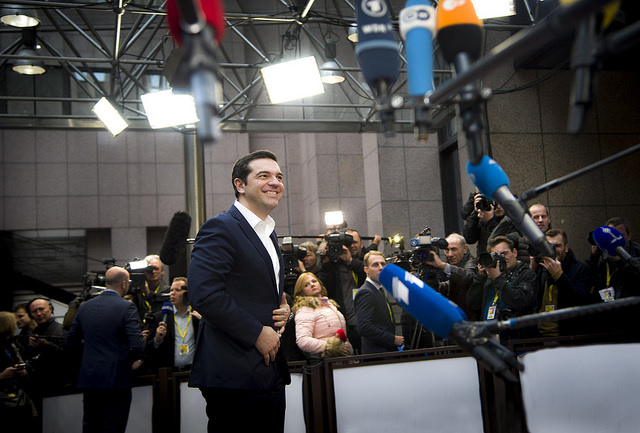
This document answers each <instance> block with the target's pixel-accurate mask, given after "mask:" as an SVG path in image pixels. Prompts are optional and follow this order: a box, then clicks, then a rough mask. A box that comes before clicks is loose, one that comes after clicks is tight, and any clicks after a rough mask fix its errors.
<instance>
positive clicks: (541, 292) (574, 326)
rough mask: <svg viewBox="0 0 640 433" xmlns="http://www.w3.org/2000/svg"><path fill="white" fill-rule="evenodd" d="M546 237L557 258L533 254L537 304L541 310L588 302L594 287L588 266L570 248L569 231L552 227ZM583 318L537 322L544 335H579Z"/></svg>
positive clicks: (532, 267)
mask: <svg viewBox="0 0 640 433" xmlns="http://www.w3.org/2000/svg"><path fill="white" fill-rule="evenodd" d="M546 238H547V241H549V243H550V244H551V245H552V246H553V248H554V250H555V252H556V257H546V256H536V257H532V258H531V262H530V265H529V266H530V267H531V269H532V270H533V271H534V272H535V273H536V290H537V292H538V301H537V303H536V305H538V307H539V308H538V309H539V312H540V313H544V312H550V311H554V310H557V309H559V308H567V307H573V306H577V305H583V304H587V303H589V291H590V289H591V274H590V272H589V267H588V266H587V265H586V264H585V263H584V262H581V261H579V260H577V259H576V256H575V255H574V254H573V251H572V250H571V248H569V241H568V239H567V233H566V232H564V231H562V230H557V229H551V230H547V232H546ZM583 320H585V319H581V320H563V321H560V322H544V323H540V324H538V330H539V332H540V335H541V336H543V337H557V336H559V335H571V334H579V333H582V332H584V327H583V326H582V323H584V322H583ZM586 320H588V319H586ZM581 328H583V329H581Z"/></svg>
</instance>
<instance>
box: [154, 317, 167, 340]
mask: <svg viewBox="0 0 640 433" xmlns="http://www.w3.org/2000/svg"><path fill="white" fill-rule="evenodd" d="M166 335H167V324H166V323H164V322H160V323H159V324H158V329H156V336H155V338H154V340H155V341H156V343H158V344H162V342H163V341H164V337H165V336H166Z"/></svg>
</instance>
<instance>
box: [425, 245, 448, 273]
mask: <svg viewBox="0 0 640 433" xmlns="http://www.w3.org/2000/svg"><path fill="white" fill-rule="evenodd" d="M429 255H430V256H431V260H430V261H428V262H427V264H428V265H431V266H433V267H434V268H438V269H442V270H444V269H445V268H446V267H447V264H446V263H445V262H443V261H442V260H441V259H440V256H439V255H438V254H437V253H436V252H435V251H433V250H432V251H429Z"/></svg>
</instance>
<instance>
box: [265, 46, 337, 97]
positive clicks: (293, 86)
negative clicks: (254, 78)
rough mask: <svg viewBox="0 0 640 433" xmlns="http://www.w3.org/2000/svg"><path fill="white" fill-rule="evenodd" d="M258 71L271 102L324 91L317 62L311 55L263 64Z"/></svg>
mask: <svg viewBox="0 0 640 433" xmlns="http://www.w3.org/2000/svg"><path fill="white" fill-rule="evenodd" d="M260 73H261V74H262V80H263V81H264V85H265V87H266V89H267V94H268V95H269V100H270V101H271V103H272V104H279V103H282V102H288V101H293V100H294V99H301V98H305V97H307V96H313V95H319V94H321V93H324V86H323V85H322V79H321V78H320V71H319V70H318V63H316V58H315V57H313V56H311V57H303V58H301V59H297V60H291V61H288V62H283V63H278V64H275V65H271V66H265V67H264V68H262V69H260Z"/></svg>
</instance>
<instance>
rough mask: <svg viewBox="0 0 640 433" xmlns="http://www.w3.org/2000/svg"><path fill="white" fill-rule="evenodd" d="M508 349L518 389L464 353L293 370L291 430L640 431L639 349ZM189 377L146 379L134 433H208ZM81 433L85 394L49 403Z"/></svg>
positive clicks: (449, 350)
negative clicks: (515, 358)
mask: <svg viewBox="0 0 640 433" xmlns="http://www.w3.org/2000/svg"><path fill="white" fill-rule="evenodd" d="M588 343H589V344H588ZM509 347H510V348H511V349H512V350H514V351H516V352H517V353H518V354H519V358H520V360H521V362H522V363H523V364H524V365H525V370H524V372H521V373H520V383H519V384H511V383H508V382H505V381H503V380H502V379H499V378H495V377H494V376H492V375H491V374H490V373H488V372H487V371H486V370H485V369H484V368H482V367H479V366H478V365H477V363H476V361H475V360H474V359H473V358H471V357H469V356H467V355H466V354H465V353H463V352H462V351H461V350H460V348H459V347H457V346H448V347H441V348H434V349H424V350H414V351H406V352H398V353H387V354H378V355H360V356H353V357H344V358H333V359H326V360H319V359H315V360H308V361H300V362H293V363H290V366H291V370H292V383H291V385H290V386H288V387H287V389H286V392H287V413H286V421H285V431H286V432H287V433H289V432H290V433H300V432H305V431H306V432H310V433H316V432H328V433H359V432H363V433H364V432H367V433H369V432H386V431H388V432H403V433H412V432H416V433H417V432H421V433H423V432H429V431H433V432H438V433H447V432H451V433H502V432H504V433H519V432H522V433H525V432H530V433H538V432H540V433H542V432H544V433H554V432H558V433H560V432H562V433H566V432H572V431H576V432H578V431H579V432H581V433H591V432H593V433H596V432H603V431H606V432H608V433H610V432H619V433H631V432H634V433H635V432H637V431H638V426H640V411H639V410H637V407H636V406H637V404H636V402H637V400H636V398H637V396H638V395H640V362H639V361H640V344H638V343H625V344H621V343H618V344H593V342H589V341H588V340H579V339H575V338H573V339H568V340H563V339H557V340H532V341H527V340H522V341H518V342H516V344H513V345H509ZM188 377H189V373H188V372H172V371H171V370H170V369H161V370H160V371H159V372H158V374H156V375H150V376H144V377H141V378H138V380H137V383H136V386H135V387H134V389H133V402H132V406H131V415H130V417H129V423H128V426H127V432H131V433H133V432H135V433H146V432H153V433H164V432H167V433H169V432H171V433H173V432H176V433H177V432H189V433H192V432H206V424H207V417H206V414H205V403H204V399H203V398H202V395H201V394H200V391H199V390H197V389H193V388H189V387H188V385H187V381H188ZM154 404H155V407H154ZM248 416H250V414H248ZM81 431H82V394H80V393H77V392H76V393H71V394H65V395H56V396H52V397H47V398H45V399H44V401H43V432H44V433H54V432H65V433H75V432H81Z"/></svg>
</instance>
